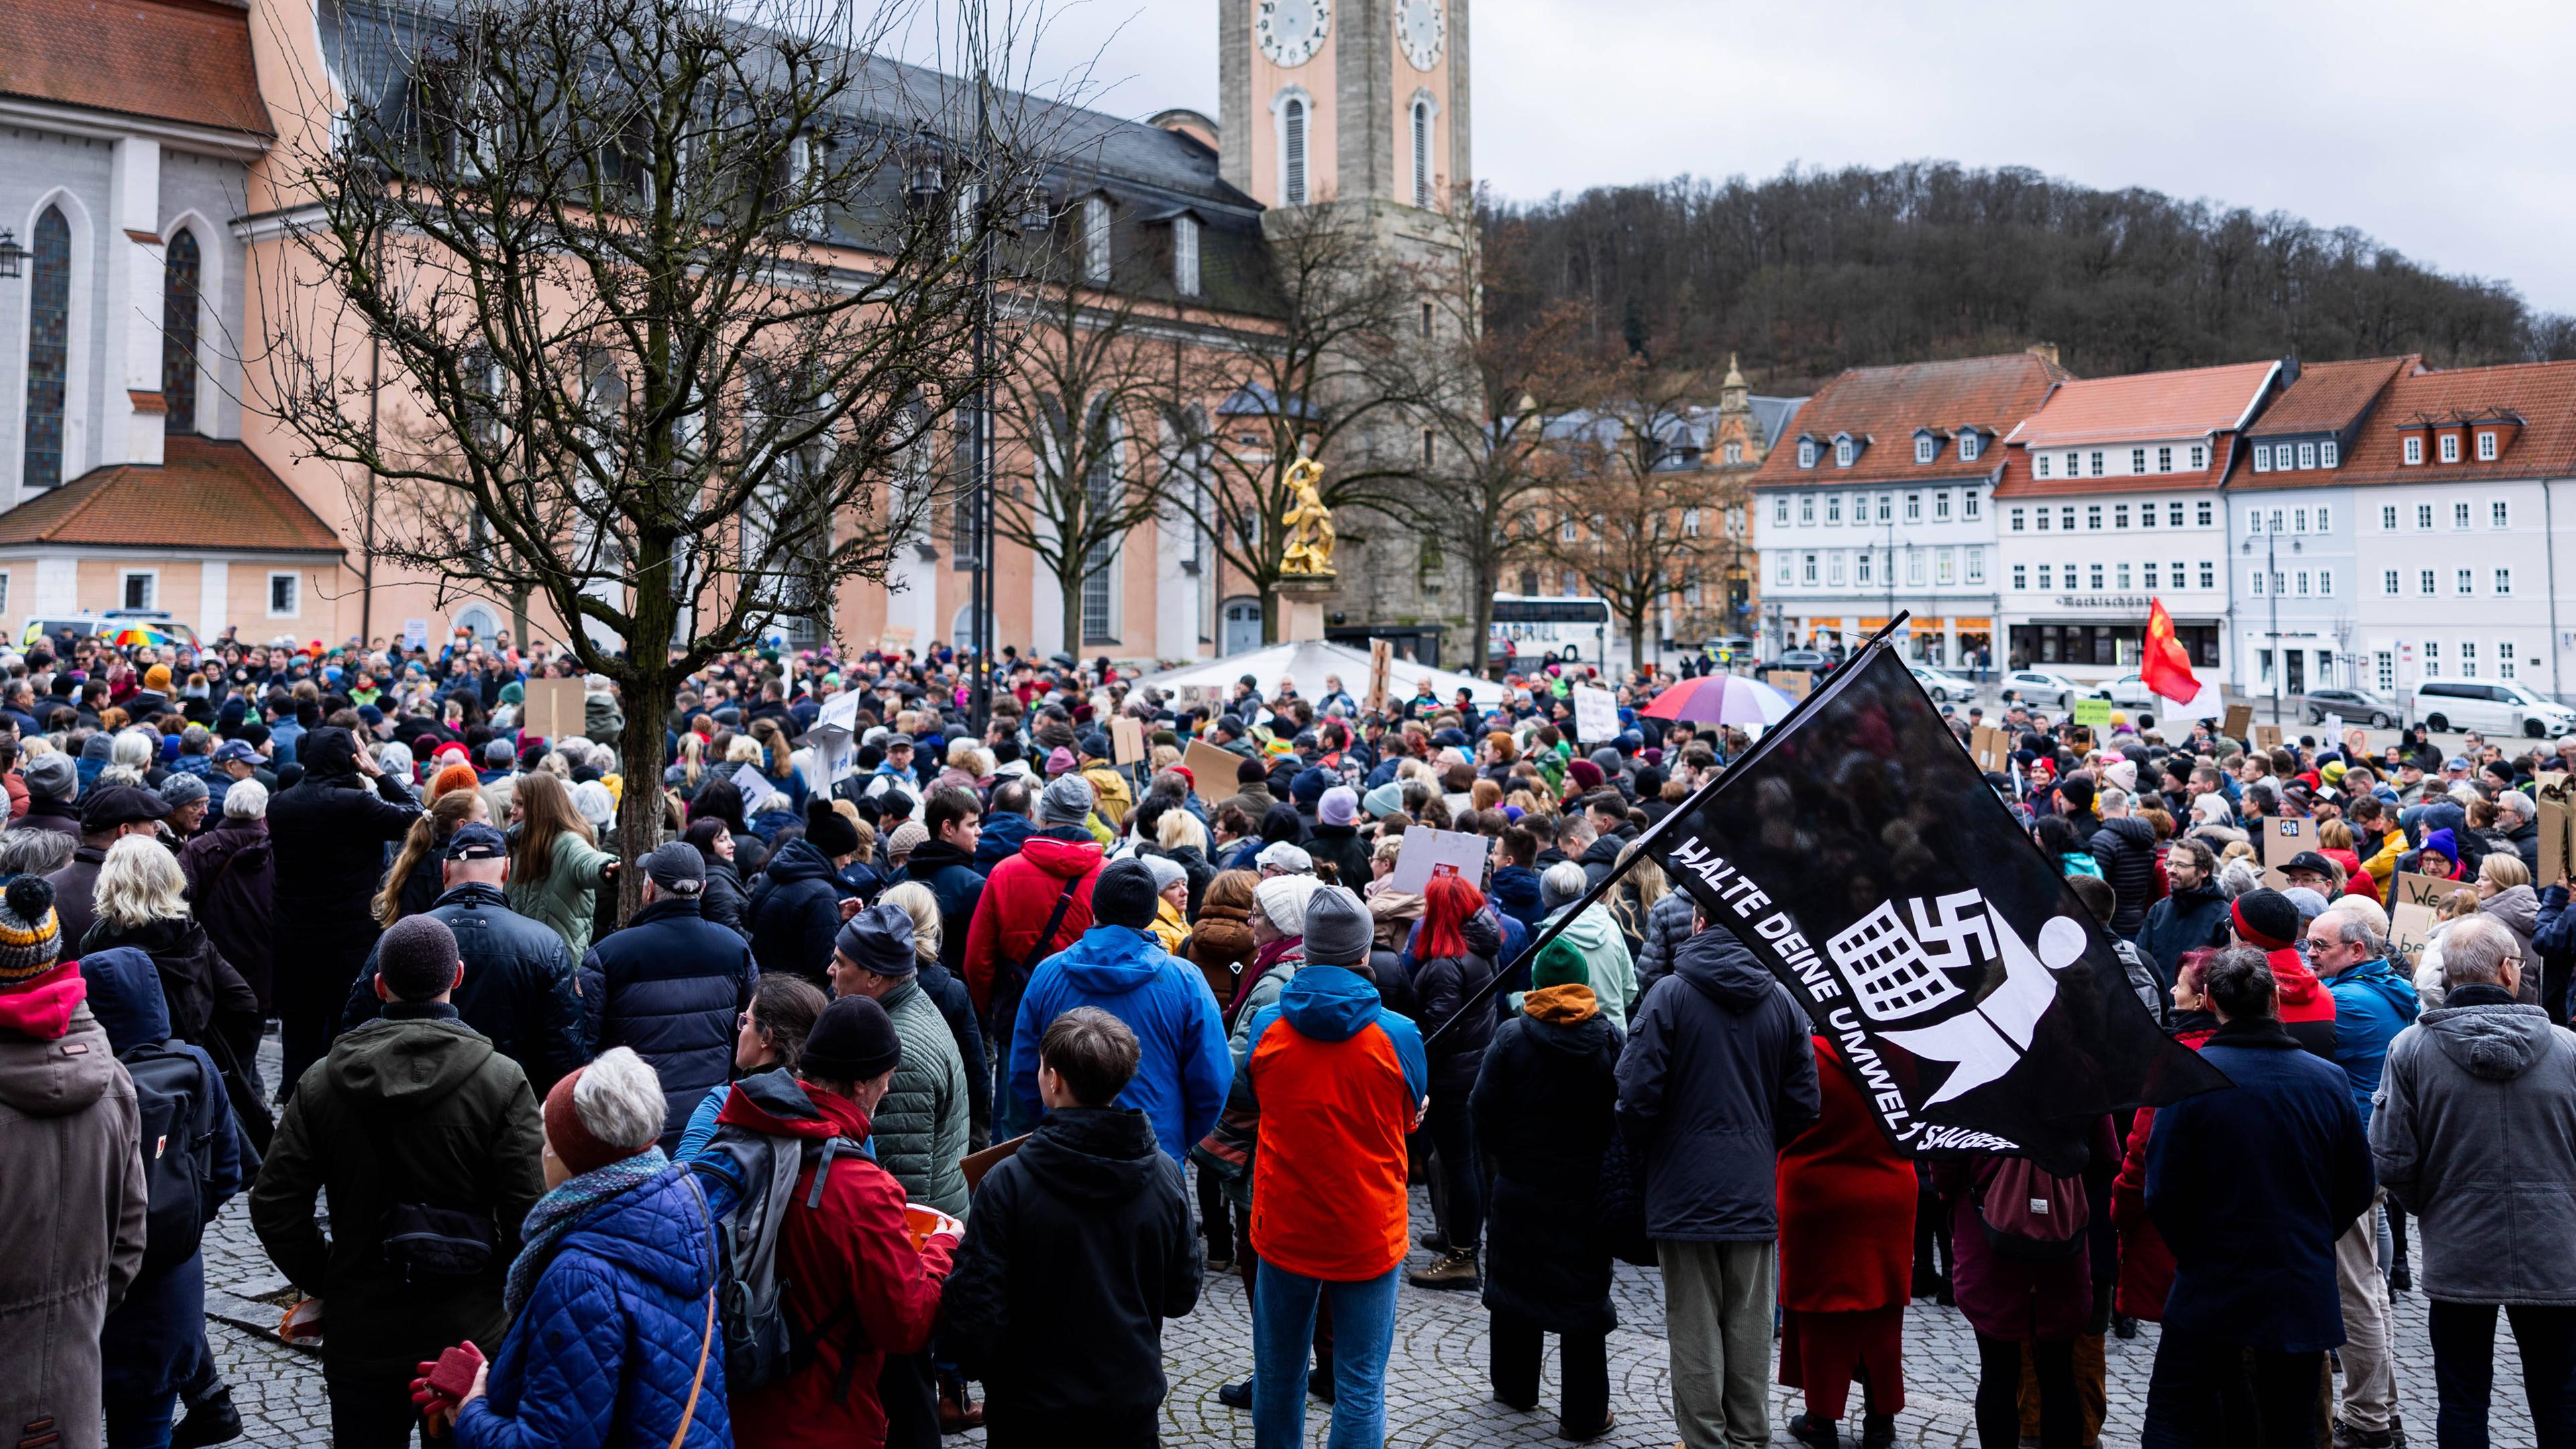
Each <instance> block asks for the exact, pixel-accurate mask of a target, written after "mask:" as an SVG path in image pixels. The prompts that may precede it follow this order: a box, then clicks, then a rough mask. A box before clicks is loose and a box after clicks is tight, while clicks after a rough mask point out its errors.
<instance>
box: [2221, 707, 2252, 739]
mask: <svg viewBox="0 0 2576 1449" xmlns="http://www.w3.org/2000/svg"><path fill="white" fill-rule="evenodd" d="M2253 727H2254V706H2252V705H2250V704H2231V705H2229V706H2228V707H2227V718H2226V719H2225V720H2224V721H2222V722H2221V723H2220V725H2219V727H2218V732H2219V733H2220V734H2222V735H2225V736H2227V737H2228V738H2229V739H2231V740H2241V739H2243V738H2245V732H2246V731H2247V730H2250V729H2252V728H2253Z"/></svg>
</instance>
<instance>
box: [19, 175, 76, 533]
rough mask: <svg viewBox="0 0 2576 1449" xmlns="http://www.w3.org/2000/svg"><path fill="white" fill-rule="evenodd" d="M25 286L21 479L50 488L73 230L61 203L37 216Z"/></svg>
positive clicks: (64, 372) (66, 357) (66, 349)
mask: <svg viewBox="0 0 2576 1449" xmlns="http://www.w3.org/2000/svg"><path fill="white" fill-rule="evenodd" d="M29 260H31V261H32V262H34V264H35V268H34V275H33V276H32V277H31V278H30V279H29V280H30V285H29V287H28V288H27V451H26V468H25V473H24V475H23V481H24V482H25V484H26V486H27V487H29V488H51V487H53V486H54V485H55V484H57V483H60V482H62V481H63V386H64V381H65V379H66V378H67V377H68V376H69V375H70V371H71V368H70V362H71V318H72V228H71V223H69V222H67V221H65V220H63V213H62V209H61V208H60V207H53V206H48V207H46V208H45V214H44V215H42V216H40V217H37V218H36V245H35V249H34V251H33V252H32V253H31V254H30V257H29Z"/></svg>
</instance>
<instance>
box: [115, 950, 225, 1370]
mask: <svg viewBox="0 0 2576 1449" xmlns="http://www.w3.org/2000/svg"><path fill="white" fill-rule="evenodd" d="M80 972H81V980H82V981H83V982H84V983H86V984H87V986H88V988H89V1009H90V1011H91V1012H92V1013H93V1014H95V1015H96V1016H97V1017H98V1024H99V1026H100V1027H102V1028H103V1029H105V1031H106V1032H107V1044H108V1046H109V1047H110V1048H112V1049H113V1050H115V1051H117V1052H119V1053H122V1052H125V1051H127V1050H129V1049H131V1048H133V1047H138V1046H146V1045H150V1044H153V1043H157V1042H167V1041H169V1040H170V1008H169V1004H168V1002H167V1000H166V999H165V998H164V997H163V996H162V994H161V973H160V969H159V968H158V967H156V966H154V965H153V964H152V958H151V957H150V956H149V955H147V954H145V953H144V952H143V951H142V950H141V949H140V948H138V947H133V946H115V947H110V948H109V949H107V950H104V951H93V952H91V953H90V954H88V955H87V956H84V957H82V958H81V962H80ZM186 1050H187V1052H188V1054H189V1055H190V1056H193V1057H195V1058H196V1059H197V1067H198V1070H199V1071H201V1072H202V1073H203V1074H204V1078H203V1080H204V1091H203V1092H202V1093H200V1095H199V1097H198V1117H197V1121H196V1122H195V1124H194V1126H193V1130H195V1131H196V1132H198V1133H201V1134H208V1135H209V1136H210V1138H211V1141H212V1143H213V1147H212V1150H211V1152H210V1153H209V1155H208V1158H207V1163H206V1166H207V1174H206V1176H207V1181H206V1187H207V1196H206V1201H205V1204H204V1206H205V1215H206V1220H207V1221H208V1222H209V1223H211V1222H212V1221H213V1219H214V1216H215V1212H216V1210H217V1209H218V1208H221V1207H222V1206H223V1205H224V1203H226V1202H227V1201H229V1200H230V1199H231V1198H232V1196H233V1194H235V1193H237V1192H239V1191H241V1189H242V1183H243V1179H244V1177H245V1176H246V1174H248V1173H250V1172H255V1171H257V1170H258V1167H259V1163H258V1160H257V1154H255V1153H254V1152H252V1151H251V1149H250V1148H249V1147H248V1146H247V1145H246V1144H244V1143H243V1142H242V1140H241V1133H240V1132H239V1131H237V1130H236V1128H235V1124H234V1119H233V1111H232V1106H231V1104H230V1103H229V1102H228V1101H227V1100H226V1099H225V1097H224V1086H223V1081H222V1078H221V1077H219V1076H218V1075H217V1074H216V1071H215V1061H214V1058H212V1057H210V1056H208V1055H206V1051H205V1048H203V1047H193V1046H192V1047H188V1048H186ZM150 1145H151V1144H149V1143H146V1144H145V1147H146V1150H147V1151H148V1150H149V1148H150ZM205 1341H206V1260H205V1256H204V1254H203V1253H202V1252H201V1253H199V1254H197V1255H196V1256H193V1257H191V1258H189V1259H188V1260H187V1261H186V1262H183V1263H173V1264H171V1265H170V1266H169V1267H167V1268H164V1269H162V1270H161V1271H160V1272H158V1273H151V1274H146V1275H144V1276H142V1277H139V1278H136V1279H135V1280H134V1283H133V1286H131V1287H129V1288H127V1289H126V1290H125V1298H124V1300H123V1301H122V1302H120V1303H118V1304H117V1305H116V1308H115V1311H113V1312H111V1313H109V1314H108V1315H107V1322H106V1324H105V1325H104V1326H103V1327H102V1328H101V1329H100V1330H99V1335H98V1353H99V1362H100V1367H101V1369H102V1371H103V1373H104V1377H105V1380H106V1386H107V1393H108V1396H109V1397H110V1398H111V1399H113V1398H118V1397H122V1396H129V1395H132V1396H140V1397H146V1398H151V1397H166V1396H168V1395H170V1394H173V1393H176V1392H178V1390H179V1388H180V1386H181V1385H183V1384H185V1383H186V1382H187V1381H188V1379H189V1377H190V1376H191V1375H192V1374H194V1373H195V1372H196V1369H197V1360H198V1356H199V1354H200V1353H201V1352H202V1350H203V1347H204V1344H205Z"/></svg>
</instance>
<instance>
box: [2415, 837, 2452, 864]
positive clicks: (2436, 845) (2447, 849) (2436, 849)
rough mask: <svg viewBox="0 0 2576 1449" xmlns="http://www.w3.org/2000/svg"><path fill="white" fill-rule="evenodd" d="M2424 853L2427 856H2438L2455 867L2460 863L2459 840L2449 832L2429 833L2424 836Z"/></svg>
mask: <svg viewBox="0 0 2576 1449" xmlns="http://www.w3.org/2000/svg"><path fill="white" fill-rule="evenodd" d="M2423 853H2425V854H2427V855H2438V856H2440V857H2442V858H2443V859H2444V860H2447V861H2449V862H2451V863H2452V864H2453V865H2457V864H2459V861H2460V842H2459V838H2458V837H2457V836H2454V835H2453V834H2451V832H2450V831H2448V830H2432V831H2427V832H2425V835H2424V852H2423Z"/></svg>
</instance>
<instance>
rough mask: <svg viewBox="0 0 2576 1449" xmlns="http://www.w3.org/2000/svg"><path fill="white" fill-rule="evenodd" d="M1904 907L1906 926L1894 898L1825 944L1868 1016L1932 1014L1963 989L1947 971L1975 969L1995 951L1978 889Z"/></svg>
mask: <svg viewBox="0 0 2576 1449" xmlns="http://www.w3.org/2000/svg"><path fill="white" fill-rule="evenodd" d="M1907 904H1908V906H1910V907H1911V913H1912V915H1913V917H1914V924H1913V928H1912V929H1908V928H1907V925H1906V921H1905V913H1903V912H1900V911H1899V910H1898V909H1897V904H1896V902H1894V901H1881V902H1880V903H1879V905H1878V909H1876V910H1874V911H1871V912H1870V913H1869V914H1868V915H1866V916H1863V917H1861V918H1860V919H1859V920H1858V921H1855V922H1853V923H1852V924H1851V925H1850V926H1849V927H1847V928H1845V929H1844V930H1843V931H1842V932H1841V933H1840V934H1838V935H1836V936H1835V937H1834V938H1833V939H1832V940H1830V941H1828V942H1826V943H1825V949H1826V952H1827V954H1829V955H1830V956H1832V958H1833V962H1834V966H1835V968H1836V969H1837V970H1839V971H1840V972H1841V973H1842V978H1843V982H1844V984H1845V985H1846V986H1848V987H1850V989H1851V993H1852V999H1853V1000H1854V1001H1856V1002H1858V1003H1859V1005H1860V1009H1861V1012H1862V1014H1863V1015H1866V1016H1867V1017H1869V1018H1870V1020H1872V1021H1878V1022H1889V1021H1903V1020H1906V1019H1908V1018H1911V1017H1917V1016H1922V1015H1924V1014H1925V1013H1927V1012H1933V1011H1938V1010H1939V1009H1941V1008H1942V1007H1944V1006H1947V1005H1948V1004H1949V1003H1950V1002H1951V1001H1952V1000H1954V999H1955V998H1957V997H1961V996H1964V995H1966V994H1967V991H1966V989H1965V988H1963V987H1961V986H1960V985H1959V984H1958V983H1957V982H1956V981H1953V980H1952V979H1951V978H1950V977H1949V975H1948V974H1947V973H1948V972H1949V971H1951V970H1953V969H1956V968H1960V967H1973V966H1980V965H1982V964H1984V963H1985V962H1986V961H1988V960H1990V959H1992V958H1993V956H1994V954H1995V941H1994V926H1993V923H1992V922H1991V921H1989V920H1988V919H1987V917H1986V914H1985V900H1984V898H1983V897H1981V896H1980V895H1979V894H1978V893H1977V892H1975V891H1959V892H1956V893H1954V894H1951V895H1946V896H1941V897H1938V898H1936V899H1934V900H1933V901H1931V902H1929V903H1928V904H1930V905H1931V906H1932V908H1933V909H1932V911H1931V912H1929V913H1927V912H1926V911H1925V909H1924V907H1925V905H1926V904H1927V902H1925V901H1923V900H1921V899H1916V900H1913V901H1909V902H1907ZM1927 944H1928V946H1929V948H1930V949H1928V950H1927V949H1926V947H1927Z"/></svg>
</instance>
